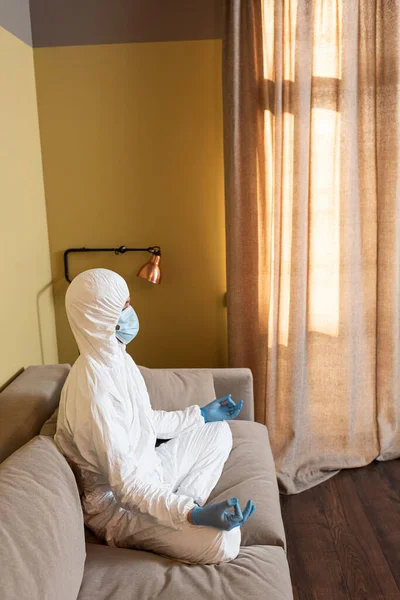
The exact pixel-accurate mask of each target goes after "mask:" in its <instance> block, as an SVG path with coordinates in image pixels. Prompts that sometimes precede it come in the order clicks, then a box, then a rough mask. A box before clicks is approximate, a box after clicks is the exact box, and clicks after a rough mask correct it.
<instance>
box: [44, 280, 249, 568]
mask: <svg viewBox="0 0 400 600" xmlns="http://www.w3.org/2000/svg"><path fill="white" fill-rule="evenodd" d="M66 310H67V315H68V320H69V323H70V325H71V329H72V331H73V334H74V336H75V339H76V342H77V344H78V347H79V352H80V356H79V358H78V359H77V361H76V362H75V364H74V365H73V367H72V369H71V371H70V373H69V375H68V378H67V380H66V382H65V385H64V388H63V390H62V394H61V401H60V408H59V415H58V422H57V432H56V435H55V441H56V443H57V445H58V446H59V448H60V449H61V451H62V452H63V453H64V454H65V456H66V457H67V458H68V459H69V460H70V461H71V462H72V463H73V464H74V465H75V467H76V469H77V472H78V476H79V480H80V483H81V487H82V491H83V496H82V503H83V511H84V517H85V523H86V525H87V526H88V527H89V528H90V529H91V530H92V531H93V532H94V533H95V534H96V535H97V536H98V537H99V538H101V539H103V540H105V541H106V542H107V544H109V545H113V546H119V547H124V548H138V549H143V550H152V551H154V552H157V553H159V554H162V555H165V556H170V557H173V558H176V559H179V560H181V561H184V562H188V563H201V564H210V563H220V562H223V561H229V560H232V559H234V558H235V557H236V556H237V554H238V553H239V548H240V538H241V533H240V527H241V525H243V523H245V522H246V521H247V519H249V518H250V516H251V514H252V512H253V511H254V509H255V507H254V506H253V504H252V502H251V501H249V502H248V503H247V504H246V507H245V508H244V510H243V512H242V510H241V507H240V505H239V502H238V499H237V498H228V499H227V500H226V502H220V503H217V504H211V505H208V506H204V505H205V503H206V501H207V499H208V497H209V494H210V492H211V490H212V489H213V488H214V486H215V485H216V483H217V481H218V480H219V478H220V476H221V472H222V469H223V466H224V463H225V461H226V460H227V458H228V456H229V453H230V451H231V447H232V435H231V431H230V428H229V425H228V424H227V423H226V422H225V419H232V418H235V417H236V416H237V415H238V414H239V412H240V410H241V407H242V403H241V402H239V403H238V404H237V405H236V404H235V403H234V402H233V400H232V399H231V398H230V397H229V396H228V397H226V398H223V399H217V400H215V401H214V402H211V403H210V404H208V405H207V406H205V407H203V408H201V409H200V408H199V406H190V407H188V408H186V409H184V410H177V411H170V412H166V411H158V410H153V409H152V407H151V405H150V400H149V395H148V392H147V389H146V385H145V382H144V380H143V377H142V375H141V373H140V371H139V369H138V368H137V366H136V364H135V363H134V361H133V360H132V358H131V357H130V355H129V354H128V353H127V352H126V343H128V342H129V341H130V340H131V339H133V337H134V336H135V335H136V333H137V332H138V330H139V322H138V319H137V316H136V313H135V311H134V310H133V308H132V307H131V306H130V299H129V290H128V286H127V284H126V282H125V281H124V279H123V278H122V277H120V276H119V275H117V273H114V272H112V271H109V270H107V269H92V270H89V271H85V272H84V273H81V274H80V275H78V276H77V277H76V278H75V279H74V280H73V282H72V283H71V285H70V286H69V288H68V291H67V294H66ZM157 438H159V439H167V440H169V441H167V442H165V443H163V444H161V445H160V446H158V447H156V440H157Z"/></svg>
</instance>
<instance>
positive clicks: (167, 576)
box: [78, 544, 293, 600]
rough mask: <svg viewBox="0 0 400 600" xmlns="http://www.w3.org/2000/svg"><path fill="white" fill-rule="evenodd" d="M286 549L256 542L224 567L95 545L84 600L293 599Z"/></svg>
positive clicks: (90, 550) (85, 579) (89, 549)
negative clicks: (185, 562)
mask: <svg viewBox="0 0 400 600" xmlns="http://www.w3.org/2000/svg"><path fill="white" fill-rule="evenodd" d="M292 597H293V596H292V589H291V585H290V575H289V569H288V564H287V561H286V556H285V553H284V551H283V550H282V548H278V547H267V546H264V547H263V546H253V547H248V548H242V550H241V553H240V555H239V556H238V557H237V558H236V559H235V560H234V561H233V562H230V563H223V564H221V565H207V566H204V565H187V564H183V563H180V562H178V561H173V560H170V559H168V558H163V557H161V556H157V555H155V554H152V553H151V552H139V551H137V550H123V549H120V548H109V547H107V546H96V545H92V544H91V545H89V546H88V547H87V559H86V566H85V574H84V577H83V581H82V587H81V589H80V592H79V596H78V600H93V598H96V600H103V599H104V600H106V599H107V600H137V599H138V598H139V599H140V600H154V598H157V599H158V600H171V599H175V598H190V600H204V599H205V598H218V599H219V598H221V599H222V598H223V599H224V600H237V599H238V598H246V600H260V599H261V598H265V600H292Z"/></svg>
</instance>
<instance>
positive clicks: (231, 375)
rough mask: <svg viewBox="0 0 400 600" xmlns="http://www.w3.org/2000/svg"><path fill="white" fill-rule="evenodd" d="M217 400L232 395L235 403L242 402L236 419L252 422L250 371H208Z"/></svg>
mask: <svg viewBox="0 0 400 600" xmlns="http://www.w3.org/2000/svg"><path fill="white" fill-rule="evenodd" d="M210 371H211V373H212V376H213V378H214V387H215V393H216V394H217V398H219V397H221V396H227V395H228V394H232V396H233V399H234V400H235V402H238V401H239V400H243V408H242V410H241V412H240V415H239V416H238V417H237V419H241V420H242V421H254V395H253V375H252V373H251V371H250V369H244V368H243V369H210Z"/></svg>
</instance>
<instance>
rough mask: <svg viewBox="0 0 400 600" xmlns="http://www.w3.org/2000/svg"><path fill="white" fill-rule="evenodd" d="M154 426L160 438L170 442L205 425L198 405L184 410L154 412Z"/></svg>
mask: <svg viewBox="0 0 400 600" xmlns="http://www.w3.org/2000/svg"><path fill="white" fill-rule="evenodd" d="M153 425H154V429H155V430H156V434H157V437H158V438H160V439H162V440H169V439H171V438H174V437H176V436H177V435H179V434H180V433H183V432H184V431H189V430H190V429H194V428H195V427H199V426H200V425H204V418H203V415H202V414H201V412H200V407H199V406H197V405H194V406H189V407H188V408H185V409H183V410H171V411H166V410H153Z"/></svg>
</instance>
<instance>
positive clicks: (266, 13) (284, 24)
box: [223, 0, 400, 493]
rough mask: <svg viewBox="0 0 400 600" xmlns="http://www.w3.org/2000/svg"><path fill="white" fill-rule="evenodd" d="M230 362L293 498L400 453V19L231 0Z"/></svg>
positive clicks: (391, 1)
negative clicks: (251, 394) (251, 391)
mask: <svg viewBox="0 0 400 600" xmlns="http://www.w3.org/2000/svg"><path fill="white" fill-rule="evenodd" d="M225 26H226V31H225V36H224V64H223V73H224V119H225V127H224V130H225V167H226V218H227V277H228V322H229V357H230V364H231V366H248V367H250V368H251V369H252V371H253V375H254V380H255V397H256V419H257V420H258V421H259V422H263V423H265V424H266V425H267V426H268V429H269V434H270V438H271V444H272V448H273V452H274V456H275V460H276V467H277V473H278V478H279V482H280V486H281V490H282V491H283V492H286V493H296V492H300V491H302V490H304V489H307V488H308V487H311V486H312V485H315V484H317V483H319V482H321V481H323V480H325V479H327V478H328V477H330V476H331V475H332V474H334V473H335V472H337V471H338V470H339V469H341V468H344V467H358V466H362V465H365V464H368V463H369V462H371V461H372V460H374V459H375V458H378V459H381V460H387V459H389V458H395V457H398V456H400V396H399V393H400V388H399V384H400V380H399V377H400V375H399V373H400V295H399V294H400V211H399V208H400V114H399V112H400V77H399V75H400V73H399V70H400V7H399V3H397V2H396V1H395V0H369V1H368V2H363V1H361V0H284V1H279V2H278V1H273V0H269V1H266V0H265V1H262V0H227V2H226V13H225Z"/></svg>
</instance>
